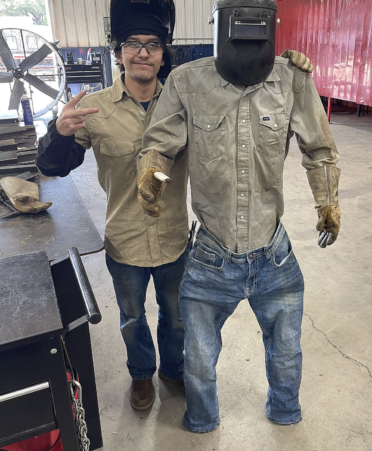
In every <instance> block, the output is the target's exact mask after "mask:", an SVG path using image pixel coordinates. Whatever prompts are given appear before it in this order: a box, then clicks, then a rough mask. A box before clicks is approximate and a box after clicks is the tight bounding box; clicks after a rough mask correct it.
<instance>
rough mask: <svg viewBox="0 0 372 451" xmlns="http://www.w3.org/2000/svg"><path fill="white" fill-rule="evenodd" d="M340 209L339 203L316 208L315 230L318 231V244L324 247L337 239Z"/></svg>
mask: <svg viewBox="0 0 372 451" xmlns="http://www.w3.org/2000/svg"><path fill="white" fill-rule="evenodd" d="M340 219H341V209H340V206H339V205H334V206H330V205H329V206H328V207H324V208H322V209H321V210H318V224H317V225H316V230H318V232H320V234H319V240H318V244H319V246H320V247H322V248H324V247H326V246H330V245H331V244H333V243H334V242H335V241H336V240H337V236H338V232H339V231H340V227H341V222H340Z"/></svg>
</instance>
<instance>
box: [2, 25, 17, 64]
mask: <svg viewBox="0 0 372 451" xmlns="http://www.w3.org/2000/svg"><path fill="white" fill-rule="evenodd" d="M0 58H1V59H2V60H3V63H4V64H5V67H6V68H7V69H8V71H9V72H11V71H12V70H14V69H17V65H16V63H15V61H14V58H13V55H12V52H11V51H10V48H9V46H8V43H7V42H6V40H5V38H4V36H3V33H1V32H0Z"/></svg>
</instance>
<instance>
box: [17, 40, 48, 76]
mask: <svg viewBox="0 0 372 451" xmlns="http://www.w3.org/2000/svg"><path fill="white" fill-rule="evenodd" d="M52 51H53V50H51V49H50V48H49V47H48V46H47V45H46V44H44V45H43V46H42V47H40V48H39V50H36V52H35V53H32V54H31V55H30V56H28V57H27V58H26V59H25V60H23V61H22V62H21V64H20V65H19V67H20V69H22V70H23V72H25V71H26V70H28V69H30V68H31V67H34V66H36V65H37V64H39V63H40V62H41V61H43V59H44V58H46V57H47V56H48V55H49V54H50V53H52Z"/></svg>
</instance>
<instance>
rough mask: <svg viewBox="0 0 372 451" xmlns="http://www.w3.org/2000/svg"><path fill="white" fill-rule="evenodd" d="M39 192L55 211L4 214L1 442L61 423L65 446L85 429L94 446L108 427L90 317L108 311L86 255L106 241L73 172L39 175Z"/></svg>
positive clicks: (0, 237)
mask: <svg viewBox="0 0 372 451" xmlns="http://www.w3.org/2000/svg"><path fill="white" fill-rule="evenodd" d="M40 197H41V199H42V200H43V199H46V198H47V197H48V198H50V199H51V200H52V201H53V206H52V207H51V208H50V209H49V210H48V211H45V212H42V213H39V214H29V215H19V216H15V217H10V218H8V219H3V220H0V311H1V315H0V368H1V369H0V448H2V447H5V446H7V445H9V444H11V443H16V442H19V441H21V440H25V439H27V438H30V437H34V436H36V435H40V434H42V433H45V432H48V431H51V430H54V429H59V430H60V435H61V439H62V442H63V447H64V449H65V450H68V451H75V450H76V451H77V450H79V449H80V444H79V441H81V440H79V438H78V432H79V431H80V432H81V431H82V438H83V440H82V441H81V443H82V446H85V447H84V448H81V449H86V450H88V449H90V450H95V449H98V448H101V447H102V434H101V426H100V419H99V408H98V401H97V393H96V384H95V375H94V367H93V357H92V350H91V342H90V333H89V322H90V323H91V324H96V323H98V322H99V321H100V319H101V315H100V312H99V309H98V306H97V303H96V301H95V299H94V295H93V292H92V289H91V287H90V284H89V280H88V278H87V276H86V273H85V270H84V266H83V264H82V261H81V258H80V255H85V254H90V253H93V252H99V251H100V250H102V248H103V243H102V239H101V237H100V235H99V233H98V231H97V230H96V228H95V226H94V224H93V222H92V220H91V218H90V216H89V214H88V212H87V211H86V209H85V206H84V204H83V203H82V201H81V199H80V196H79V195H78V193H77V190H76V188H75V186H74V184H73V182H72V180H71V178H70V177H66V178H63V179H62V178H55V179H48V180H40ZM0 209H1V206H0ZM70 365H71V366H72V367H73V368H74V371H76V374H78V378H79V379H78V382H79V383H80V384H81V386H82V399H81V401H82V403H83V406H84V409H85V422H86V425H87V428H88V438H89V440H90V445H87V443H88V442H87V441H85V437H84V427H83V426H84V425H83V422H82V421H81V420H83V419H84V418H82V416H81V415H79V416H77V418H76V419H77V420H78V422H79V421H80V423H79V424H78V425H77V424H76V421H74V415H73V409H72V404H73V397H72V396H71V393H70V387H69V384H68V382H67V377H66V367H69V366H70ZM76 380H77V376H76ZM80 393H81V392H80ZM74 404H75V411H76V409H77V411H78V412H81V410H80V405H79V399H78V400H77V402H75V401H74ZM84 443H85V444H84Z"/></svg>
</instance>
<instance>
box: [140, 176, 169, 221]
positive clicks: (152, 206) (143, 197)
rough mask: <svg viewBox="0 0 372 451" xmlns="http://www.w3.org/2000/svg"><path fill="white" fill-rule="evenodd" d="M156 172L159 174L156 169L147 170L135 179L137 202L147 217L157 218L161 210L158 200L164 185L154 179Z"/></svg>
mask: <svg viewBox="0 0 372 451" xmlns="http://www.w3.org/2000/svg"><path fill="white" fill-rule="evenodd" d="M156 172H160V169H158V168H147V169H145V170H144V171H142V172H141V174H140V175H139V176H138V179H137V186H138V202H139V203H140V205H141V207H142V210H143V211H144V212H145V213H146V214H148V215H149V216H154V217H155V218H158V217H159V216H160V215H161V213H162V211H163V209H162V208H161V206H160V205H159V203H158V202H159V199H160V196H161V195H162V193H163V191H164V190H165V186H166V184H165V183H164V182H161V181H159V180H157V179H156V178H155V177H154V174H155V173H156Z"/></svg>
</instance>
